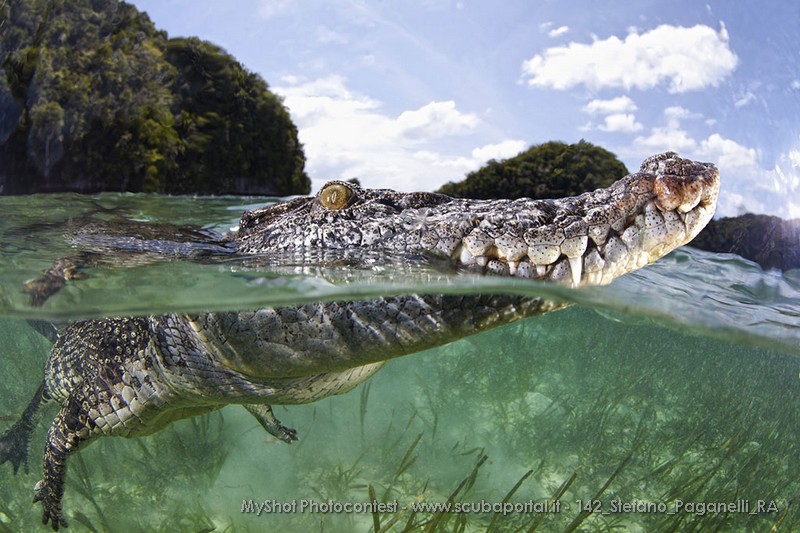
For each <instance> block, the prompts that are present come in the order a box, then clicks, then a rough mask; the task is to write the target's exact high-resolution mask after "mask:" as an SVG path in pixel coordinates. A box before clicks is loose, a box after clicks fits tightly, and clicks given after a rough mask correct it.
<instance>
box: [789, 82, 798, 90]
mask: <svg viewBox="0 0 800 533" xmlns="http://www.w3.org/2000/svg"><path fill="white" fill-rule="evenodd" d="M789 86H790V87H791V88H792V89H794V90H795V91H796V90H798V89H800V80H792V83H791V84H789Z"/></svg>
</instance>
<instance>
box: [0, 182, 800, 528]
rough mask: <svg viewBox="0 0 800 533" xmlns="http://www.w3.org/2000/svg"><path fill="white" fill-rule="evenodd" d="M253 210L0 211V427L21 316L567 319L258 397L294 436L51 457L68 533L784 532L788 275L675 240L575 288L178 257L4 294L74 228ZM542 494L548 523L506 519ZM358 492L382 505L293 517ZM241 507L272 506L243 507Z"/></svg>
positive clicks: (221, 420) (206, 428) (122, 204)
mask: <svg viewBox="0 0 800 533" xmlns="http://www.w3.org/2000/svg"><path fill="white" fill-rule="evenodd" d="M260 201H261V202H263V200H259V199H252V198H221V199H205V198H200V199H191V198H167V197H159V196H145V195H101V196H98V197H82V196H71V195H54V196H34V197H28V198H7V197H2V198H0V209H2V213H3V216H2V219H0V231H2V233H3V237H2V239H0V258H1V259H0V261H1V262H0V353H2V357H0V429H2V430H4V429H5V428H7V427H9V426H10V425H11V424H12V423H13V422H14V420H16V418H17V417H18V416H19V414H20V413H21V412H22V410H23V409H24V407H25V405H26V404H27V402H28V400H29V399H30V397H31V396H32V394H33V392H34V391H35V390H36V387H37V385H38V383H39V381H40V380H41V378H42V365H43V363H44V360H45V359H46V357H47V353H48V350H49V342H48V341H47V340H46V339H45V338H44V337H42V336H41V335H40V334H39V333H37V332H36V331H35V330H34V329H33V328H32V327H31V326H29V325H28V323H27V322H26V321H25V319H26V318H37V319H47V320H55V321H57V322H59V323H62V322H64V321H67V320H70V319H77V318H81V317H94V316H103V315H119V314H141V313H160V312H167V311H181V310H198V309H235V308H237V307H238V308H251V307H257V306H259V305H280V304H286V303H296V302H299V301H311V300H319V299H344V298H348V299H352V298H362V297H363V298H368V297H370V296H375V295H378V294H396V293H402V292H414V291H416V292H421V291H425V292H443V291H448V292H460V293H470V292H488V291H503V292H517V293H521V294H529V295H545V296H548V297H551V298H555V299H559V300H565V301H570V302H574V303H575V304H576V305H574V306H572V307H570V308H567V309H565V310H562V311H558V312H555V313H551V314H549V315H545V316H542V317H536V318H532V319H527V320H524V321H521V322H517V323H514V324H511V325H508V326H505V327H502V328H499V329H496V330H493V331H489V332H486V333H483V334H479V335H475V336H473V337H469V338H467V339H463V340H461V341H458V342H455V343H452V344H450V345H447V346H445V347H442V348H440V349H436V350H430V351H427V352H423V353H420V354H415V355H411V356H408V357H405V358H401V359H398V360H395V361H393V362H391V363H389V364H388V365H387V366H386V367H385V368H384V369H383V370H382V371H381V372H379V373H378V374H377V375H376V376H375V377H373V378H372V379H371V380H369V381H368V382H367V383H366V384H364V385H362V386H360V387H358V388H357V389H355V390H354V391H352V392H350V393H348V394H346V395H343V396H339V397H334V398H330V399H327V400H323V401H320V402H317V403H315V404H310V405H305V406H291V407H286V408H284V407H281V406H278V407H276V409H275V414H276V415H277V416H278V418H279V419H280V420H281V421H282V422H283V423H284V424H286V425H287V426H289V427H293V428H295V429H297V430H298V433H299V437H300V440H299V441H298V442H296V443H294V444H292V445H286V444H283V443H280V442H277V441H276V440H275V439H273V438H272V437H271V436H269V435H267V434H266V433H265V432H264V431H263V430H262V429H261V427H260V426H259V425H258V423H257V422H256V421H255V420H254V419H253V418H252V417H251V416H250V415H249V414H248V413H246V412H245V411H244V409H242V408H241V407H238V406H229V407H226V408H225V409H223V410H221V411H220V412H218V413H213V414H211V415H206V416H202V417H195V418H193V419H188V420H183V421H180V422H177V423H175V424H172V425H171V426H169V427H168V428H167V429H165V430H163V431H161V432H160V433H157V434H155V435H153V436H150V437H144V438H138V439H121V438H102V439H99V440H97V441H96V442H94V443H93V444H92V445H91V446H89V447H88V448H86V449H84V450H82V451H81V452H80V453H78V454H76V455H74V456H72V457H71V458H70V464H69V469H68V474H67V488H66V498H65V502H64V508H65V511H66V514H67V518H68V520H69V521H70V530H72V531H84V530H89V531H159V530H164V531H166V530H170V531H174V530H179V531H211V530H214V531H272V530H275V531H278V530H282V531H326V532H327V531H375V530H376V529H379V530H387V531H403V530H425V528H427V530H434V531H486V530H487V529H488V530H492V531H495V530H496V531H531V530H535V531H573V530H574V531H612V530H614V531H643V532H644V531H692V530H695V531H769V530H770V529H771V528H773V527H775V528H776V531H792V530H796V529H797V528H800V512H799V511H798V505H800V503H799V502H797V501H796V497H797V496H798V495H799V494H800V465H799V464H798V458H799V457H800V453H798V452H800V449H798V448H799V447H800V445H799V444H798V443H800V421H799V420H798V416H797V413H798V412H800V359H799V358H798V356H799V355H800V274H798V272H796V271H795V272H787V273H779V272H763V271H761V270H760V269H759V268H758V267H757V266H755V265H753V264H751V263H749V262H746V261H744V260H741V259H739V258H736V257H734V256H724V255H713V254H707V253H703V252H698V251H695V250H691V249H687V248H684V249H682V250H679V251H677V252H674V253H673V254H671V255H670V256H668V257H666V258H664V259H662V260H660V261H659V262H657V263H656V264H654V265H652V266H650V267H647V268H645V269H643V270H641V271H639V272H637V273H634V274H632V275H629V276H626V277H624V278H621V279H620V280H618V281H617V282H615V283H613V284H612V285H611V286H609V287H602V288H591V289H587V290H570V289H562V288H557V287H550V286H543V285H541V284H537V283H530V282H527V283H526V282H522V281H519V280H506V279H499V278H481V277H477V276H474V275H467V274H463V273H461V274H460V273H456V272H450V271H447V270H445V269H442V268H441V267H440V266H437V265H433V264H432V265H426V266H424V267H420V268H416V269H390V268H385V267H380V268H378V267H376V268H371V269H361V270H358V269H353V268H349V267H348V266H347V265H305V266H303V265H289V266H287V265H282V266H275V265H272V266H264V265H256V266H254V265H252V264H247V263H243V262H241V261H223V262H219V261H216V262H206V263H205V264H195V263H189V262H185V261H179V260H175V261H169V262H161V263H159V264H155V265H153V264H150V265H140V266H136V267H132V268H115V267H112V266H107V267H98V268H95V269H90V271H89V272H88V273H89V274H90V277H89V278H88V279H85V280H81V281H77V282H74V283H71V284H69V285H68V286H67V287H65V288H64V289H63V290H62V291H60V292H59V293H57V294H56V295H55V296H53V297H52V298H51V299H50V300H49V301H48V302H47V303H46V304H45V305H44V306H43V307H41V308H33V307H31V306H30V305H29V303H28V298H27V295H26V294H25V293H24V292H23V291H22V289H21V287H22V286H23V283H24V282H25V281H26V280H28V279H30V278H33V277H35V276H36V275H38V274H39V273H40V272H42V271H43V270H45V269H47V268H48V267H49V266H50V265H51V264H52V262H53V260H55V259H56V258H58V257H61V256H64V255H68V254H69V253H71V252H73V251H74V245H73V244H70V242H69V240H68V239H65V238H64V234H65V233H68V230H69V228H70V226H71V225H74V224H76V223H84V222H85V221H86V220H87V219H90V220H94V221H109V220H112V221H113V220H117V219H118V218H123V219H129V220H133V221H146V222H152V223H159V222H167V223H174V224H178V225H184V224H196V225H201V226H204V227H206V228H212V229H215V230H217V231H225V230H227V229H229V228H231V227H234V226H235V225H236V222H237V220H238V218H239V216H240V214H241V211H242V210H243V209H244V208H245V207H247V206H252V205H258V204H259V202H260ZM54 407H55V406H49V408H47V409H45V410H44V413H43V416H42V418H41V420H40V422H39V425H38V427H37V430H36V432H35V434H34V438H33V442H32V444H31V453H30V473H27V474H26V473H23V472H21V473H20V474H18V475H17V476H14V475H13V474H12V469H11V465H9V464H5V465H2V466H0V531H5V530H7V531H20V530H26V531H33V530H36V529H35V528H40V527H41V526H40V520H41V509H40V506H39V505H38V504H37V505H33V504H32V503H31V496H32V488H33V485H34V484H35V482H36V481H37V480H38V479H39V478H40V475H41V451H42V450H43V446H44V438H45V433H46V430H47V426H48V425H49V423H50V421H51V420H52V416H53V415H54ZM556 496H558V500H559V502H560V507H559V508H558V512H555V508H554V507H551V510H552V511H553V512H547V513H540V512H533V511H534V510H535V509H533V508H531V507H530V503H531V502H533V503H536V504H538V505H539V506H541V505H542V504H543V502H545V501H547V500H548V499H551V498H554V497H556ZM373 499H377V500H378V501H380V502H384V503H386V504H387V505H389V506H390V510H387V511H386V512H382V513H377V514H372V513H369V512H360V513H358V512H322V511H323V510H324V509H320V508H317V509H315V510H313V511H309V510H307V509H305V508H304V509H303V512H300V509H301V507H304V506H306V505H308V504H317V505H319V504H327V503H328V502H330V501H333V502H336V503H337V504H341V505H345V504H364V503H366V502H369V501H371V500H373ZM250 501H252V502H253V506H254V507H252V508H251V507H250V506H249V505H250V504H249V502H250ZM265 501H266V502H267V503H269V504H271V505H272V509H271V511H272V512H262V513H261V514H260V515H257V513H255V512H248V511H249V510H250V509H253V510H256V509H257V507H258V506H259V505H261V504H264V503H265ZM448 501H450V502H452V503H474V504H476V505H475V508H476V510H477V511H478V512H468V513H459V514H456V513H450V514H447V513H439V512H437V511H435V510H432V509H423V510H419V511H416V512H415V511H414V509H413V508H412V503H420V502H422V503H446V502H448ZM504 501H505V502H507V503H508V504H509V505H508V507H509V508H511V510H512V512H510V513H508V514H503V513H499V512H498V513H494V512H492V511H493V510H494V509H490V510H489V511H488V512H480V511H482V510H483V509H482V508H481V505H479V504H480V503H481V502H485V503H486V504H487V505H489V506H492V505H493V504H498V503H501V502H504ZM395 502H396V505H397V510H396V511H394V509H391V506H392V505H394V504H395ZM759 502H763V507H762V509H761V512H758V511H759V507H758V506H759ZM514 504H516V511H522V512H515V509H514ZM525 504H529V507H528V508H526V507H525ZM625 504H627V505H628V508H626V507H624V505H625ZM723 507H724V508H723ZM469 510H470V511H471V508H469ZM243 511H244V512H243ZM278 511H281V512H278ZM581 511H585V512H581ZM588 511H594V512H588Z"/></svg>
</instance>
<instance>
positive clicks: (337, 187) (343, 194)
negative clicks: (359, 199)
mask: <svg viewBox="0 0 800 533" xmlns="http://www.w3.org/2000/svg"><path fill="white" fill-rule="evenodd" d="M353 195H354V193H353V190H352V189H351V188H350V187H348V186H347V185H345V184H343V183H328V184H327V185H325V187H323V188H322V191H320V193H319V201H320V203H321V204H322V205H323V206H324V207H325V208H326V209H330V210H331V211H338V210H340V209H343V208H345V207H347V205H348V204H349V203H350V200H352V199H353Z"/></svg>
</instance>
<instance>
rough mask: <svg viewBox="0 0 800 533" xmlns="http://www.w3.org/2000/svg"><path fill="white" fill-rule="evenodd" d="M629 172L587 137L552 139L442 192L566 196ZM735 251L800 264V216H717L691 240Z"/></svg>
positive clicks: (768, 261) (766, 263)
mask: <svg viewBox="0 0 800 533" xmlns="http://www.w3.org/2000/svg"><path fill="white" fill-rule="evenodd" d="M626 174H628V170H627V169H626V168H625V165H624V164H623V163H622V162H621V161H619V160H618V159H617V157H616V156H615V155H614V154H612V153H611V152H609V151H607V150H604V149H603V148H600V147H598V146H595V145H592V144H591V143H588V142H586V141H580V142H578V143H575V144H566V143H562V142H547V143H544V144H540V145H537V146H533V147H531V148H529V149H528V150H526V151H524V152H522V153H520V154H518V155H516V156H514V157H512V158H510V159H506V160H504V161H495V160H492V161H489V162H488V163H487V164H486V165H484V166H483V167H481V168H480V169H479V170H476V171H475V172H471V173H469V174H468V175H467V177H466V179H465V180H464V181H461V182H458V183H447V184H445V185H444V186H443V187H441V188H440V189H439V191H438V192H441V193H445V194H449V195H450V196H459V197H462V198H479V199H492V198H521V197H529V198H560V197H562V196H574V195H577V194H580V193H582V192H584V191H591V190H594V189H596V188H598V187H606V186H608V185H610V184H611V183H613V182H614V181H616V180H618V179H619V178H621V177H623V176H624V175H626ZM690 246H693V247H695V248H699V249H701V250H708V251H710V252H718V253H732V254H737V255H740V256H742V257H744V258H746V259H750V260H751V261H755V262H756V263H758V264H759V265H761V267H762V268H764V269H765V270H768V269H771V268H777V269H780V270H790V269H794V268H800V219H796V220H782V219H780V218H778V217H774V216H768V215H753V214H745V215H741V216H737V217H730V218H721V219H717V220H712V221H711V222H710V223H709V224H708V226H707V227H706V228H705V229H704V230H703V231H702V232H701V233H700V235H698V236H697V237H696V238H695V239H694V240H693V241H692V242H691V244H690Z"/></svg>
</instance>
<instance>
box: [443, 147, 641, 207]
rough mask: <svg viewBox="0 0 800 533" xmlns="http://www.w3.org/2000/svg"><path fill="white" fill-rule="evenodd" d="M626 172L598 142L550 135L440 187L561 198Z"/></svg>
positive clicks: (488, 195)
mask: <svg viewBox="0 0 800 533" xmlns="http://www.w3.org/2000/svg"><path fill="white" fill-rule="evenodd" d="M627 173H628V169H626V168H625V165H624V164H623V163H622V162H621V161H619V160H618V159H617V157H616V156H615V155H614V154H612V153H611V152H609V151H607V150H604V149H603V148H600V147H599V146H595V145H593V144H591V143H588V142H586V141H583V140H581V141H580V142H578V143H575V144H565V143H562V142H557V141H551V142H547V143H544V144H540V145H537V146H533V147H531V148H529V149H528V150H526V151H524V152H522V153H520V154H519V155H517V156H515V157H512V158H510V159H506V160H504V161H495V160H494V159H492V160H491V161H489V162H488V163H486V164H485V165H484V166H483V167H481V168H480V169H478V170H476V171H475V172H470V173H469V174H467V177H466V179H465V180H464V181H461V182H458V183H453V182H450V183H446V184H445V185H443V186H442V187H441V188H440V189H439V191H438V192H441V193H444V194H448V195H450V196H457V197H460V198H481V199H493V198H522V197H528V198H561V197H563V196H575V195H578V194H581V193H582V192H586V191H593V190H594V189H597V188H599V187H606V186H608V185H610V184H612V183H613V182H615V181H616V180H618V179H619V178H621V177H623V176H625V175H626V174H627Z"/></svg>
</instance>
